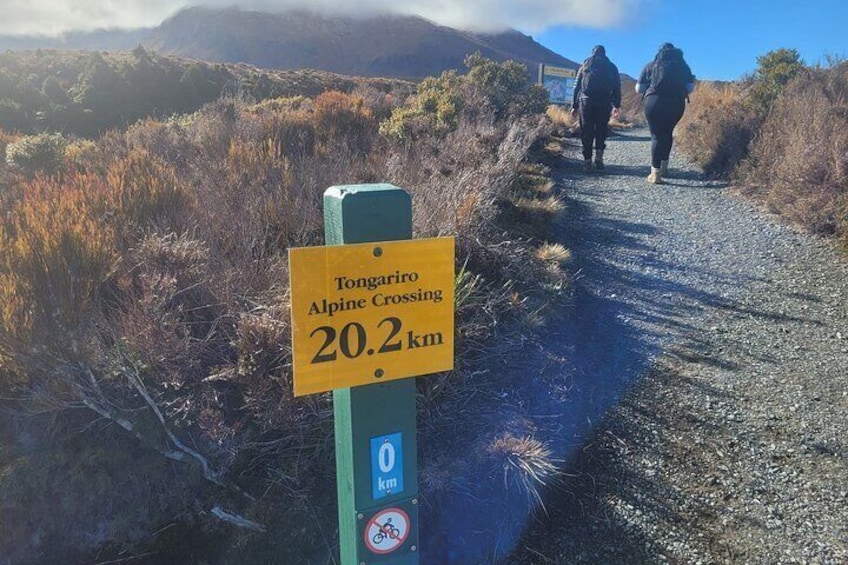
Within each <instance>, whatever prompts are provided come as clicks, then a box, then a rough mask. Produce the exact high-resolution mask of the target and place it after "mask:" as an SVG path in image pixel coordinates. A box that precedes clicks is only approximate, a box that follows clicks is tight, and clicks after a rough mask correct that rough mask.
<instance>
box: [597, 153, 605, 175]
mask: <svg viewBox="0 0 848 565" xmlns="http://www.w3.org/2000/svg"><path fill="white" fill-rule="evenodd" d="M595 168H596V169H598V170H599V171H603V170H604V150H603V149H598V150H597V152H596V153H595Z"/></svg>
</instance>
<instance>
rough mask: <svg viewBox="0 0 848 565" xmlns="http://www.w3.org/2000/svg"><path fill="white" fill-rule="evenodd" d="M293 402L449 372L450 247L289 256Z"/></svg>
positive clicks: (336, 249) (419, 243)
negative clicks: (377, 384) (305, 397)
mask: <svg viewBox="0 0 848 565" xmlns="http://www.w3.org/2000/svg"><path fill="white" fill-rule="evenodd" d="M289 273H290V278H291V281H290V282H291V311H292V334H293V339H292V341H293V344H294V351H293V358H294V394H295V396H302V395H306V394H313V393H316V392H324V391H328V390H333V389H337V388H347V387H353V386H359V385H365V384H374V383H379V382H383V381H389V380H395V379H401V378H406V377H414V376H417V375H426V374H429V373H438V372H440V371H448V370H450V369H453V347H454V298H453V291H454V238H452V237H444V238H435V239H414V240H404V241H386V242H379V243H359V244H353V245H336V246H327V247H301V248H296V249H290V250H289Z"/></svg>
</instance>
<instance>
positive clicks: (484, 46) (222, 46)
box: [0, 8, 576, 78]
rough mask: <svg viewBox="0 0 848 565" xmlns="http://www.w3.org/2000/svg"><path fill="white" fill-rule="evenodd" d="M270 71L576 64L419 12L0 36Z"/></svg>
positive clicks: (528, 43) (524, 39) (189, 13)
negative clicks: (478, 61)
mask: <svg viewBox="0 0 848 565" xmlns="http://www.w3.org/2000/svg"><path fill="white" fill-rule="evenodd" d="M139 43H140V44H142V45H144V46H145V47H147V48H150V49H154V50H156V51H159V52H161V53H165V54H171V55H178V56H181V57H188V58H193V59H201V60H205V61H212V62H232V63H248V64H251V65H256V66H258V67H264V68H271V69H319V70H325V71H331V72H336V73H341V74H349V75H356V76H386V77H402V78H422V77H425V76H433V75H438V74H440V73H441V72H442V71H444V70H447V69H462V68H463V60H464V59H465V57H466V55H468V54H469V53H474V52H475V51H480V53H481V54H482V55H483V56H484V57H486V58H489V59H492V60H495V61H504V60H507V59H512V60H516V61H520V62H522V63H524V64H526V65H527V66H528V67H529V68H530V69H533V68H535V66H536V65H537V64H538V63H547V64H551V65H559V66H565V67H576V63H574V62H573V61H571V60H569V59H566V58H565V57H562V56H561V55H558V54H557V53H554V52H553V51H551V50H550V49H547V48H546V47H544V46H542V45H540V44H539V43H537V42H536V41H534V40H533V38H531V37H529V36H527V35H524V34H522V33H520V32H517V31H515V30H511V31H507V32H503V33H496V34H478V33H471V32H465V31H460V30H457V29H452V28H449V27H445V26H440V25H437V24H434V23H432V22H430V21H428V20H425V19H423V18H419V17H407V16H379V17H372V18H368V19H353V18H346V17H329V16H321V15H316V14H310V13H306V12H286V13H280V14H270V13H264V12H254V11H245V10H239V9H235V8H230V9H224V10H220V9H211V8H188V9H186V10H182V11H180V12H178V13H177V14H176V15H174V16H173V17H171V18H169V19H167V20H166V21H164V22H163V23H162V24H161V25H159V26H157V27H155V28H152V29H149V30H132V31H126V32H121V31H117V30H112V31H99V32H93V33H87V34H86V33H77V34H70V35H68V36H66V37H64V38H60V39H55V38H46V37H42V38H37V37H30V38H25V37H24V38H21V37H0V49H17V50H21V49H35V48H39V47H40V48H65V49H80V48H84V49H100V50H102V49H132V48H133V47H135V46H136V45H138V44H139Z"/></svg>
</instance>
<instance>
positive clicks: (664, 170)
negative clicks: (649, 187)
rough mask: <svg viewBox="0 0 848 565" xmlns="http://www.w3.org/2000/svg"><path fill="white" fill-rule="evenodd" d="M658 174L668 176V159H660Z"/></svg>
mask: <svg viewBox="0 0 848 565" xmlns="http://www.w3.org/2000/svg"><path fill="white" fill-rule="evenodd" d="M660 175H662V176H664V177H667V176H668V161H660Z"/></svg>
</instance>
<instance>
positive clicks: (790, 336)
mask: <svg viewBox="0 0 848 565" xmlns="http://www.w3.org/2000/svg"><path fill="white" fill-rule="evenodd" d="M568 144H569V147H568V149H567V152H566V157H567V159H563V160H562V167H561V168H559V169H558V170H555V171H554V175H555V180H556V181H557V182H558V183H559V185H560V187H561V194H562V195H563V196H564V197H565V200H566V203H567V207H568V218H567V220H566V221H565V222H564V227H563V232H562V241H563V243H564V244H566V245H567V246H568V247H570V248H571V250H572V254H573V258H574V259H573V261H574V269H575V271H576V273H577V280H576V283H575V286H576V290H575V312H574V316H573V317H572V319H573V320H574V322H573V324H570V325H569V327H561V328H552V333H555V334H558V336H559V337H562V338H563V340H564V341H565V342H566V343H570V344H573V345H572V350H571V351H570V352H569V353H568V355H569V357H570V360H571V362H572V363H573V364H574V366H575V375H576V376H575V382H574V390H573V391H572V393H573V394H574V395H575V398H580V399H581V400H580V404H579V405H578V404H577V403H575V405H574V406H567V407H565V410H567V411H568V410H571V411H572V412H573V413H572V414H571V416H570V419H571V420H573V421H574V422H578V421H585V422H587V424H586V425H585V426H584V428H585V430H586V433H587V434H589V433H590V432H589V429H590V428H591V435H589V436H588V437H582V438H579V437H575V438H573V440H572V439H570V438H569V439H568V441H572V442H573V446H572V449H571V450H570V452H568V453H566V455H567V460H566V463H565V474H564V476H563V477H562V483H561V484H560V485H558V486H557V487H555V488H554V489H552V491H551V492H550V495H549V497H548V498H547V500H546V507H547V515H546V514H544V513H541V514H540V515H539V516H537V517H536V519H535V520H534V521H533V522H532V523H531V525H530V527H529V528H528V530H527V531H526V532H525V534H524V537H523V538H522V540H521V541H520V543H519V549H518V550H516V552H515V554H514V555H513V556H512V557H510V558H508V559H506V560H505V561H504V562H505V563H510V564H516V563H521V564H534V565H543V564H565V563H568V564H575V563H604V564H628V565H632V564H635V563H743V562H744V563H828V564H829V563H833V564H836V563H846V562H848V446H847V445H846V442H848V439H847V438H848V386H847V385H848V256H847V255H845V254H841V253H839V252H838V251H837V250H836V249H834V247H833V244H832V243H830V242H827V241H825V240H823V239H820V238H817V237H814V236H809V235H806V234H803V233H800V232H799V231H797V230H795V229H793V228H792V227H790V226H787V225H786V224H785V223H782V222H781V221H780V220H779V219H777V218H775V217H772V216H770V215H768V214H766V213H764V212H763V211H761V210H759V209H758V208H757V207H756V206H755V205H754V204H752V203H750V202H749V201H746V200H744V199H743V198H741V197H740V196H738V195H736V194H735V193H734V192H733V190H732V188H730V187H728V186H727V185H726V184H725V183H722V182H717V181H709V180H705V179H703V177H702V175H701V174H700V172H699V171H698V170H696V169H695V168H694V167H692V166H690V165H688V164H687V163H686V162H685V161H684V160H683V158H682V157H681V154H680V152H679V151H678V150H677V149H675V150H674V152H673V154H672V160H671V172H670V174H669V178H668V181H667V184H664V185H651V184H648V183H647V182H646V181H645V176H646V175H647V173H648V160H649V154H650V138H649V136H648V132H647V130H644V129H636V130H631V131H627V132H624V133H622V134H620V135H616V136H613V137H611V138H610V139H609V140H608V148H607V151H606V155H605V160H606V162H607V169H606V171H605V172H604V173H602V174H600V173H592V174H584V173H582V172H580V166H581V165H582V161H581V159H580V157H579V147H578V145H579V142H578V141H576V140H568ZM598 420H599V421H598Z"/></svg>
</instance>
